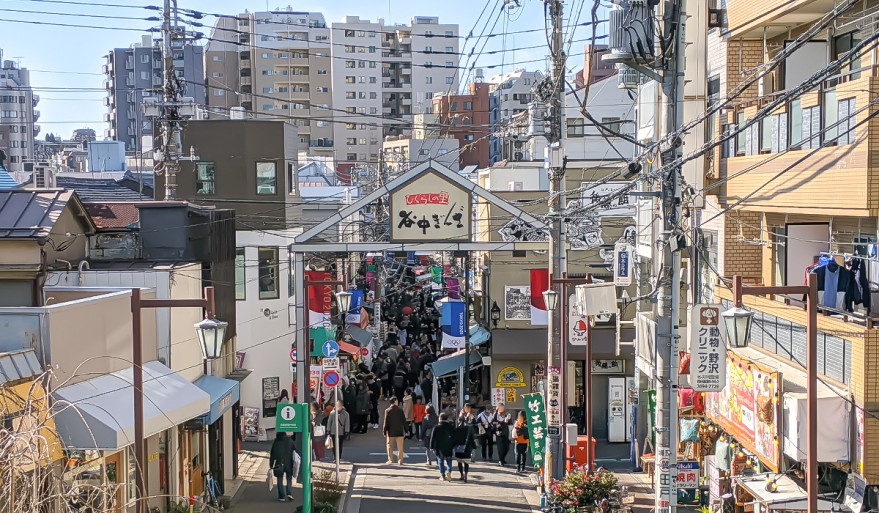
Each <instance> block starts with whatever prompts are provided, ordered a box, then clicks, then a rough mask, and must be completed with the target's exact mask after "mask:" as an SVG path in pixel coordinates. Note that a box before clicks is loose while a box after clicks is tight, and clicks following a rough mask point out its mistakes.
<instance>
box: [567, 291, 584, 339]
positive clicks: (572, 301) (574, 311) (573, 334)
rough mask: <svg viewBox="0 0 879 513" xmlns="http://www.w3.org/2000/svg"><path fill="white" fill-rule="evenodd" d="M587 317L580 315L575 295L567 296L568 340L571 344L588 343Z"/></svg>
mask: <svg viewBox="0 0 879 513" xmlns="http://www.w3.org/2000/svg"><path fill="white" fill-rule="evenodd" d="M588 328H589V317H588V316H586V315H580V308H579V306H578V305H577V295H576V294H571V295H570V296H569V297H568V341H569V342H570V343H571V345H572V346H585V345H586V344H588V342H589V340H588V336H587V335H588Z"/></svg>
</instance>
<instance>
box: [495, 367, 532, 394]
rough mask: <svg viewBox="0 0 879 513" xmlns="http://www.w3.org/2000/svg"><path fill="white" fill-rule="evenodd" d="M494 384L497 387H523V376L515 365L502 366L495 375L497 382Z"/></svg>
mask: <svg viewBox="0 0 879 513" xmlns="http://www.w3.org/2000/svg"><path fill="white" fill-rule="evenodd" d="M495 386H496V387H498V388H507V387H517V388H518V387H524V386H525V376H524V375H522V371H520V370H519V369H517V368H515V367H504V368H503V369H501V371H500V372H499V373H498V375H497V384H495ZM514 400H515V399H514Z"/></svg>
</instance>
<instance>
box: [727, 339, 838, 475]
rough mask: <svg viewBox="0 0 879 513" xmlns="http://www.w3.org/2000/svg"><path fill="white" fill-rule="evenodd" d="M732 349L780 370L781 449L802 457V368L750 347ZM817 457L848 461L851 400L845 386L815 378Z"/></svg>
mask: <svg viewBox="0 0 879 513" xmlns="http://www.w3.org/2000/svg"><path fill="white" fill-rule="evenodd" d="M735 351H736V353H737V354H739V355H740V356H743V357H745V358H747V359H748V360H751V361H753V362H756V363H759V364H761V365H764V366H766V367H769V368H771V369H773V370H775V371H778V372H780V373H781V379H782V381H783V383H782V392H783V393H784V395H783V398H782V399H783V400H782V411H781V414H782V417H783V419H784V420H783V422H782V425H783V426H784V433H783V434H782V438H783V441H784V445H783V450H784V453H785V454H786V455H787V456H788V457H790V458H793V459H794V460H803V459H805V456H804V455H805V451H806V372H805V371H804V370H803V369H801V368H797V367H794V366H793V365H791V364H789V363H787V362H785V361H783V360H780V359H778V358H774V357H772V356H769V355H767V354H766V353H764V352H762V351H760V350H758V349H755V348H753V347H746V348H736V350H735ZM817 390H818V411H819V412H821V421H820V422H818V461H819V462H822V463H839V462H849V461H851V454H850V452H849V448H850V447H851V436H850V430H849V426H851V403H850V402H849V401H850V399H849V392H848V390H846V389H843V388H838V387H834V386H831V385H829V384H827V383H825V382H824V381H823V380H821V379H819V380H818V388H817Z"/></svg>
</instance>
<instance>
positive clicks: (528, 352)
mask: <svg viewBox="0 0 879 513" xmlns="http://www.w3.org/2000/svg"><path fill="white" fill-rule="evenodd" d="M491 336H492V340H493V342H492V343H491V356H492V358H496V359H499V360H545V359H546V328H541V329H495V330H494V331H492V332H491ZM616 338H617V332H616V329H613V328H602V327H598V328H595V329H593V330H592V342H593V345H592V357H593V358H596V359H599V358H619V357H620V356H630V355H632V354H634V350H633V347H632V345H631V342H632V341H633V340H635V330H634V329H632V328H624V329H621V330H620V339H621V341H622V342H623V345H622V346H621V347H620V355H619V356H617V355H616ZM585 354H586V348H585V347H583V346H574V345H571V344H568V359H570V360H582V359H584V357H585ZM581 355H583V356H581Z"/></svg>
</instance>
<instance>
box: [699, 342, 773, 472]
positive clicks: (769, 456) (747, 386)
mask: <svg viewBox="0 0 879 513" xmlns="http://www.w3.org/2000/svg"><path fill="white" fill-rule="evenodd" d="M724 363H725V364H726V379H725V386H724V388H723V390H721V391H720V392H708V393H706V394H705V415H706V416H707V417H708V418H709V419H711V420H712V421H714V422H716V423H717V424H718V425H719V426H720V427H721V428H723V430H724V431H726V432H727V433H729V434H731V435H732V436H733V437H734V438H735V439H736V440H737V441H738V442H739V443H741V444H742V446H744V447H745V448H746V449H747V450H748V451H749V452H752V453H754V454H755V455H756V456H757V457H758V458H759V459H760V461H762V462H763V463H765V464H766V466H767V467H769V469H770V470H772V472H778V469H779V467H780V463H781V448H782V447H781V433H780V429H779V422H778V417H779V406H780V404H779V403H778V402H776V401H777V399H778V397H779V394H780V393H781V374H780V373H778V372H777V371H775V370H773V369H770V368H769V367H765V366H763V365H760V364H759V363H757V362H752V361H750V360H748V359H746V358H743V357H741V356H739V355H737V354H736V353H735V352H734V351H728V352H727V357H726V360H725V362H724ZM690 368H691V371H692V364H691V367H690ZM691 379H692V378H691Z"/></svg>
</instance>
